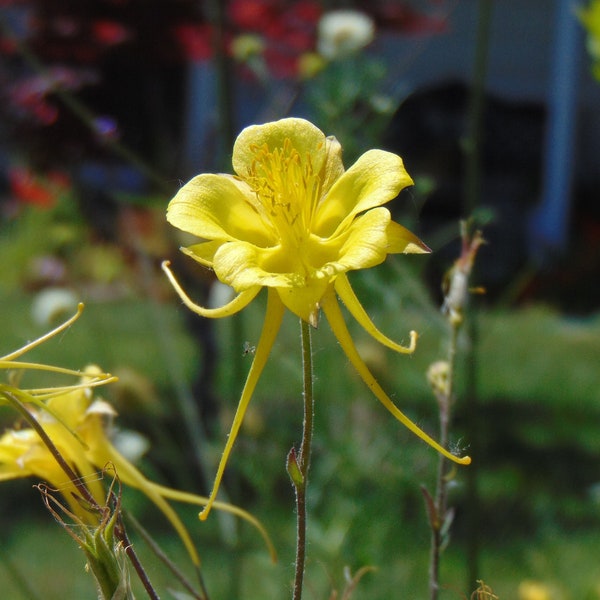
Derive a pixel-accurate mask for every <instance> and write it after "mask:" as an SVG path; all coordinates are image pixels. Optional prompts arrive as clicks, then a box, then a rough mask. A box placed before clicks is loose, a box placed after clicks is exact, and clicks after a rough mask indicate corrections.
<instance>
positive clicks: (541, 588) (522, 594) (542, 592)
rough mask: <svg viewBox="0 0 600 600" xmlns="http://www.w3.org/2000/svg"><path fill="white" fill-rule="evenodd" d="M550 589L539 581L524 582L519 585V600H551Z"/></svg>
mask: <svg viewBox="0 0 600 600" xmlns="http://www.w3.org/2000/svg"><path fill="white" fill-rule="evenodd" d="M551 598H552V594H551V593H550V588H549V587H548V586H547V585H545V584H544V583H540V582H539V581H531V580H525V581H521V583H519V600H551Z"/></svg>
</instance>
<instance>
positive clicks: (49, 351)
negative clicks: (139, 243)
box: [0, 263, 600, 600]
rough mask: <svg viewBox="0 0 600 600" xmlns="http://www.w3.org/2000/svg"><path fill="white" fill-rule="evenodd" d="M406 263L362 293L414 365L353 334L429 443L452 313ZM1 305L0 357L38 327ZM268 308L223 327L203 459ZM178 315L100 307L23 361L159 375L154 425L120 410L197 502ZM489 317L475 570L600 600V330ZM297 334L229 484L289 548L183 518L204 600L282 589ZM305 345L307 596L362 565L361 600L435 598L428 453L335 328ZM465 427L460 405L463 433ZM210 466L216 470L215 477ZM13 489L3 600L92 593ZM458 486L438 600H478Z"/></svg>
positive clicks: (161, 473) (563, 321)
mask: <svg viewBox="0 0 600 600" xmlns="http://www.w3.org/2000/svg"><path fill="white" fill-rule="evenodd" d="M398 264H399V263H398ZM395 268H397V267H395V266H392V271H391V272H390V271H385V270H373V271H367V272H366V273H365V274H364V275H363V276H362V277H357V278H355V281H356V284H357V289H358V291H359V294H360V295H361V297H363V298H364V299H365V304H366V305H367V308H368V310H369V312H370V314H372V316H373V318H374V320H375V321H376V323H377V324H378V325H379V326H380V327H381V328H382V329H383V330H384V331H386V332H389V333H390V335H392V337H395V338H396V339H398V338H404V339H407V336H408V331H409V330H410V329H413V328H414V329H416V330H417V331H419V333H420V342H419V347H418V351H417V352H416V354H415V355H414V356H412V357H398V356H395V355H393V354H391V353H388V352H386V351H384V352H382V351H381V349H380V348H378V347H377V345H375V344H373V343H372V342H371V341H370V340H368V339H366V337H365V336H364V335H363V334H361V332H360V331H358V330H357V329H353V330H354V331H355V339H356V340H357V343H358V345H359V346H360V349H361V352H362V353H363V355H364V356H365V357H366V359H367V360H368V362H369V364H370V366H371V368H372V369H373V371H374V372H375V373H376V374H377V376H378V378H379V379H380V380H381V382H382V384H383V385H384V387H385V388H386V389H387V390H390V391H393V392H394V393H393V396H394V399H395V400H396V402H398V404H399V405H400V406H401V407H402V408H403V409H405V410H406V412H407V413H408V414H409V415H410V416H411V417H412V418H414V419H416V420H417V421H418V422H419V424H420V425H422V426H424V427H425V428H426V429H427V430H429V431H431V432H435V430H436V423H435V421H436V416H435V406H434V401H433V400H432V399H431V397H430V394H429V391H428V389H427V382H426V380H425V376H424V373H425V371H426V369H427V366H428V365H429V364H430V363H431V362H432V361H433V360H437V359H440V358H443V357H444V355H445V339H446V338H445V330H444V324H443V319H441V318H440V317H439V314H438V312H437V310H436V308H435V307H434V306H432V305H431V303H430V301H429V299H428V297H427V294H426V293H425V292H424V290H423V289H422V287H421V286H420V285H419V284H418V283H417V282H416V281H415V279H413V278H407V277H403V278H402V279H401V281H402V286H397V285H395V284H394V283H391V282H392V281H396V280H397V275H398V273H397V272H395V271H393V269H395ZM392 276H393V279H392ZM0 302H2V307H3V308H2V315H1V320H2V322H1V323H0V328H1V330H2V332H3V339H2V344H1V345H2V347H1V348H0V352H2V353H4V352H9V351H11V350H14V349H15V348H17V347H18V346H20V345H22V344H23V343H24V342H25V341H26V340H28V339H32V338H34V337H36V336H37V335H39V334H40V333H42V331H41V329H40V328H39V327H37V326H35V325H33V324H32V322H31V319H30V317H29V314H28V311H27V306H28V305H29V302H30V297H29V296H26V295H24V294H12V293H11V294H8V293H7V294H4V295H3V297H2V298H0ZM261 310H262V306H261V302H260V301H259V302H257V303H256V305H252V306H251V307H249V309H247V311H245V312H244V313H243V321H242V331H243V338H244V339H240V340H236V341H232V340H233V332H232V328H231V322H230V321H220V322H218V323H216V335H217V338H218V339H219V340H221V344H220V352H221V354H220V357H219V365H220V367H219V372H218V373H217V380H216V384H217V389H219V390H226V392H225V393H224V394H223V399H222V402H221V405H220V409H221V413H220V420H219V423H220V424H221V427H220V429H221V431H220V433H218V434H217V435H216V436H215V437H214V438H212V439H211V440H210V441H209V442H206V443H205V445H204V448H205V451H206V460H207V461H208V462H209V464H212V465H214V464H215V462H216V460H217V459H218V456H219V453H220V450H221V448H222V443H223V439H224V435H225V433H226V431H227V428H228V425H229V423H230V419H231V413H232V411H233V409H234V408H235V404H236V397H235V390H236V389H239V384H236V383H235V382H232V377H233V376H234V373H235V369H234V367H233V366H232V365H233V364H234V362H235V361H241V363H242V369H243V370H244V372H245V370H247V368H248V366H249V364H250V360H251V354H250V355H246V356H244V350H243V348H244V342H246V341H247V342H249V344H250V345H252V344H255V343H256V340H257V339H258V331H259V328H260V325H261V323H262V312H261ZM184 314H185V313H184V312H183V309H182V308H176V307H175V306H171V305H167V304H164V305H159V306H157V305H155V304H151V303H148V302H144V301H141V300H139V299H136V298H134V297H132V298H129V299H121V300H119V301H112V302H102V303H100V302H89V303H88V306H87V308H86V310H85V312H84V315H83V317H82V318H81V319H80V320H79V322H78V323H77V324H76V325H74V326H73V327H72V328H71V329H70V330H69V331H67V332H65V333H64V334H63V335H62V336H61V337H60V338H58V339H56V340H53V341H50V342H49V343H48V344H46V345H45V346H44V347H42V348H40V349H39V350H36V351H35V353H32V356H31V358H32V359H34V358H35V359H36V360H40V361H48V362H52V363H53V364H61V365H64V366H68V367H72V368H80V367H82V366H84V365H85V364H86V363H88V362H96V363H98V364H100V365H101V366H102V368H104V369H106V370H108V371H122V370H123V369H124V368H125V367H127V368H128V369H129V370H130V372H135V373H137V374H138V375H139V376H140V377H141V378H142V380H144V381H147V382H149V383H150V384H151V386H150V387H149V388H148V389H149V390H152V392H151V393H148V396H147V398H148V402H147V405H146V408H149V410H148V414H144V413H143V412H142V411H141V408H140V405H136V406H137V408H136V410H135V411H134V410H132V408H131V406H127V405H125V406H119V411H120V412H121V413H122V422H123V423H125V424H135V426H136V427H137V428H138V429H141V430H142V431H143V432H144V433H146V435H148V436H149V437H150V438H151V439H153V441H155V442H156V440H157V435H160V436H162V437H161V438H160V439H161V443H160V444H158V445H157V444H156V443H155V447H154V448H153V451H152V453H151V454H150V457H149V459H148V460H147V461H146V462H145V464H144V469H145V470H146V472H148V473H149V474H151V475H152V476H153V477H156V478H159V479H161V480H165V479H166V480H168V481H171V482H173V480H175V482H176V483H177V484H178V485H182V486H190V489H194V490H196V491H198V490H197V489H196V488H198V487H199V486H200V484H199V483H198V480H197V478H196V476H195V475H193V474H190V473H187V474H186V464H187V463H186V459H185V453H186V452H187V451H188V450H186V447H185V441H182V439H181V434H180V427H179V428H178V425H177V423H178V421H180V417H179V416H178V413H177V408H176V404H175V403H174V402H173V400H172V391H171V390H172V389H173V385H174V381H175V382H177V381H179V380H181V379H183V380H184V381H185V382H190V381H191V379H192V377H193V375H194V372H195V365H196V364H197V363H198V361H200V360H202V358H201V357H202V353H201V352H200V351H199V350H198V348H197V347H196V346H195V345H194V343H193V340H192V339H191V338H190V336H189V335H188V334H187V333H186V331H185V323H184ZM478 318H479V330H480V340H479V345H478V353H477V356H478V369H479V371H478V381H479V383H480V386H479V390H478V392H479V395H480V399H481V403H482V407H483V408H482V410H483V413H484V414H483V416H484V420H483V423H484V424H483V431H482V434H483V438H484V440H485V442H486V443H485V448H484V450H483V452H482V455H481V456H477V457H474V458H475V460H478V462H479V471H480V473H481V479H480V488H481V509H482V514H483V518H484V521H483V526H482V531H481V537H482V539H481V546H482V561H481V577H482V579H484V580H485V582H486V583H487V584H488V585H490V586H492V588H493V589H494V591H495V593H496V594H497V595H498V596H499V597H500V598H502V599H504V600H513V599H517V598H518V597H519V596H518V586H519V584H520V583H521V582H522V581H524V580H537V581H540V582H543V583H544V584H546V585H548V586H549V589H550V590H551V594H552V595H551V600H596V599H598V598H600V591H599V589H600V588H599V587H598V586H599V585H600V572H599V570H600V567H598V564H597V560H596V554H597V552H596V550H597V540H598V532H599V531H600V519H599V518H598V516H597V515H598V504H597V502H596V500H595V496H594V493H593V490H594V489H595V488H594V483H595V482H596V481H597V462H598V453H599V451H600V436H598V435H597V427H598V423H600V402H599V400H600V386H599V385H598V384H599V376H598V370H597V364H598V360H597V357H598V356H600V318H599V317H598V316H591V317H588V318H586V319H569V318H565V317H564V316H561V315H559V314H557V313H556V312H554V311H553V310H552V309H550V308H548V307H543V306H532V307H527V308H522V309H520V310H514V311H504V312H500V311H491V310H490V311H483V312H481V313H480V315H479V317H478ZM157 323H158V324H159V326H158V327H157ZM298 339H299V330H298V325H297V323H296V321H295V320H294V319H293V318H288V319H286V321H285V323H284V330H283V331H282V333H281V336H280V339H279V340H278V342H277V345H276V348H275V350H274V353H273V356H272V358H271V360H270V362H269V364H268V366H267V369H266V371H265V374H264V376H263V378H262V379H261V382H260V384H259V389H258V391H257V394H256V397H255V398H254V399H253V402H252V404H251V410H250V412H249V415H248V419H247V425H246V426H245V427H244V429H243V432H242V435H241V437H240V439H239V440H238V443H237V445H236V448H235V451H234V454H233V456H232V459H231V461H230V465H229V471H228V480H227V490H228V492H229V494H230V496H231V498H232V500H234V501H235V502H237V503H239V504H242V505H243V506H244V507H245V508H247V509H249V510H251V511H252V512H253V513H254V514H255V515H256V516H257V517H259V518H260V519H261V520H262V521H263V523H264V524H265V525H266V526H267V528H268V529H269V531H270V532H271V533H272V535H273V537H274V539H275V542H276V545H277V547H278V549H279V552H280V560H279V562H278V564H277V565H272V564H271V563H270V562H269V560H268V556H267V554H266V552H265V551H264V549H263V548H262V546H261V543H260V541H259V540H256V538H255V536H254V534H253V533H252V532H251V531H249V530H248V529H247V528H246V527H243V528H241V530H240V532H239V537H238V541H237V542H236V543H235V544H234V545H231V543H230V542H228V541H226V539H225V538H224V535H223V529H222V527H221V525H220V522H219V519H218V518H213V519H211V520H209V522H208V523H205V524H200V523H199V522H197V521H196V517H195V512H194V511H187V512H186V511H184V512H185V514H186V515H187V517H188V520H187V522H188V523H189V526H190V527H191V528H192V529H193V531H194V535H195V536H196V537H197V539H198V544H199V549H200V552H201V555H202V556H203V560H204V569H203V571H204V573H205V577H206V580H207V585H208V588H209V590H210V591H211V593H212V598H213V599H217V600H219V599H221V598H227V599H229V598H236V599H239V600H255V599H256V600H258V599H264V598H285V597H288V596H289V593H288V592H289V582H290V580H291V577H292V568H291V562H292V560H293V543H294V534H293V527H294V518H293V514H292V506H293V503H292V495H291V494H292V492H291V487H290V484H289V482H288V481H287V475H286V473H285V468H284V457H285V455H286V453H287V451H288V450H289V448H290V447H291V445H292V444H294V443H297V441H298V437H299V422H300V421H299V420H300V419H301V413H302V407H301V404H300V402H299V395H300V387H301V386H300V373H299V368H298V361H299V342H298ZM314 343H315V361H316V364H317V373H316V375H317V381H316V393H317V423H316V439H315V444H316V446H315V458H314V463H313V467H312V471H311V487H310V506H311V522H310V523H311V524H310V531H309V565H308V577H307V594H306V598H307V600H312V598H319V599H321V598H328V597H329V594H330V592H331V590H332V589H337V590H338V591H340V590H341V588H342V587H343V569H344V567H345V566H346V565H347V566H349V567H350V569H351V570H352V571H353V572H355V571H356V570H357V569H359V568H360V567H362V566H365V565H373V566H376V567H377V571H376V572H372V573H371V572H370V573H368V574H366V575H365V576H364V578H363V580H362V581H361V583H360V585H359V587H358V589H357V592H356V593H355V595H354V596H353V598H354V599H356V600H361V599H362V598H365V599H366V598H368V599H369V600H379V599H381V600H384V599H386V600H389V599H390V598H399V599H400V598H401V599H403V600H405V599H407V600H412V599H415V600H420V599H421V598H426V573H427V551H428V543H429V540H428V533H427V526H426V519H425V514H424V509H423V506H422V500H421V496H420V491H419V484H421V483H425V484H427V485H431V481H432V479H433V472H434V465H435V461H436V457H435V456H434V455H433V453H432V452H431V451H430V450H429V449H428V448H426V447H425V446H424V445H423V444H421V443H420V442H418V441H417V440H416V439H414V438H413V437H412V436H411V435H410V434H409V433H407V432H406V431H405V430H404V429H403V428H401V427H400V426H399V425H398V424H397V423H395V422H394V421H393V419H392V418H391V417H390V416H389V415H388V414H387V413H386V412H385V410H384V409H383V408H382V407H381V406H380V405H379V404H378V403H377V401H376V400H375V399H374V398H372V397H371V396H370V394H369V393H368V391H367V390H366V389H365V388H364V386H363V385H362V384H361V383H360V382H359V381H357V378H356V377H355V376H354V374H353V373H352V371H351V370H350V369H349V368H348V365H347V363H346V360H345V359H344V357H343V355H342V352H341V350H340V349H339V348H338V347H337V344H336V343H335V341H334V340H333V338H332V335H331V334H330V332H329V331H328V328H327V326H326V323H325V322H323V323H322V324H321V326H320V327H319V329H318V331H317V332H316V335H315V336H314ZM173 369H175V372H174V371H173ZM144 389H146V388H144ZM459 393H460V388H459ZM141 406H144V405H143V403H142V405H141ZM1 418H2V420H3V421H4V422H8V421H9V420H10V419H12V418H13V417H12V415H10V414H8V410H4V411H3V415H2V417H1ZM461 424H462V416H461V405H460V402H459V404H458V406H457V423H456V429H455V441H457V440H458V439H459V438H460V435H461ZM157 432H158V433H157ZM182 453H183V460H182V458H181V456H182ZM176 457H179V459H177V458H176ZM173 459H175V462H174V460H173ZM212 472H214V466H213V470H212V471H210V472H209V473H208V474H207V479H209V480H210V478H211V476H212ZM28 483H30V482H28ZM3 485H4V486H8V487H4V488H3V495H2V497H0V508H1V509H2V511H1V514H2V517H1V520H2V523H3V525H4V526H3V527H2V531H3V532H4V534H3V537H4V539H2V548H3V549H4V551H3V554H4V556H3V560H2V564H1V565H0V584H1V585H2V590H3V595H4V596H5V597H8V598H11V599H13V598H14V600H19V598H27V594H26V593H25V594H23V593H22V592H20V591H19V589H18V586H17V585H16V584H15V578H14V570H13V569H14V565H18V566H19V568H20V569H22V570H23V569H25V571H24V578H25V579H26V581H27V582H29V583H30V584H31V585H32V586H33V587H36V588H37V589H38V590H41V591H42V592H43V597H44V598H48V599H49V600H52V599H53V598H57V599H58V598H87V597H93V595H94V590H93V585H92V584H91V579H90V577H89V576H88V575H87V574H86V573H85V572H84V569H83V557H82V555H81V554H80V553H79V552H78V551H77V549H76V548H75V544H74V542H73V541H72V540H71V539H70V538H68V537H67V536H66V535H65V534H64V533H62V532H61V531H60V530H59V529H58V527H57V525H56V524H54V523H53V522H51V519H46V520H42V517H43V512H42V509H41V507H40V506H38V504H40V503H39V502H38V498H33V499H31V489H30V487H29V485H17V486H15V484H3ZM11 486H13V487H11ZM463 488H464V472H461V471H459V473H458V475H457V479H456V486H455V488H454V489H453V494H452V498H451V504H452V505H454V506H456V507H457V509H458V511H457V517H456V522H455V526H454V537H453V540H452V542H451V545H450V546H449V548H448V550H447V551H446V553H445V554H444V557H443V563H442V567H443V571H442V578H443V581H444V583H445V584H446V586H447V588H448V589H447V591H445V592H444V593H443V595H442V599H448V600H451V599H453V598H457V599H458V598H464V597H465V596H466V597H468V594H469V593H470V591H472V589H474V582H466V581H465V572H466V566H465V564H464V560H465V559H464V529H465V519H466V515H465V514H464V512H463V510H462V509H463V507H464V495H463ZM15 498H17V500H15ZM20 500H22V501H23V506H22V505H21V504H20ZM133 506H134V508H135V510H136V513H138V511H139V513H141V515H142V516H146V517H147V518H148V521H149V523H150V524H151V525H152V526H153V527H154V532H155V534H156V535H157V537H158V538H159V540H160V541H161V543H164V544H165V546H166V547H167V548H168V550H169V551H170V552H172V553H173V554H174V556H175V557H177V559H178V561H179V562H180V563H181V564H182V565H185V564H187V562H186V559H185V557H184V556H183V555H182V554H181V549H180V547H179V545H178V543H177V540H176V538H175V536H173V535H172V534H170V533H168V532H167V531H166V530H165V529H164V528H163V526H162V525H161V524H160V522H159V523H156V522H155V520H154V517H153V513H152V512H149V508H148V507H147V505H146V504H145V503H144V502H143V501H142V500H139V499H137V500H136V501H135V502H134V504H133ZM38 509H39V510H38ZM49 547H51V548H52V552H48V551H47V548H49ZM144 553H145V551H144ZM7 561H9V562H7ZM146 562H147V565H151V569H150V570H151V573H150V575H151V577H152V578H153V579H154V580H155V581H156V582H157V585H158V586H159V587H160V588H162V589H165V590H166V589H167V588H168V587H169V586H170V585H172V583H173V582H172V580H171V579H170V577H169V576H168V575H167V574H165V572H164V571H163V570H162V568H158V567H156V568H155V566H154V565H155V561H154V560H153V559H151V558H147V559H146ZM469 586H470V587H469ZM19 594H20V595H19ZM140 597H142V596H141V595H140ZM165 597H169V594H168V592H167V593H165ZM28 600H29V599H28Z"/></svg>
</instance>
